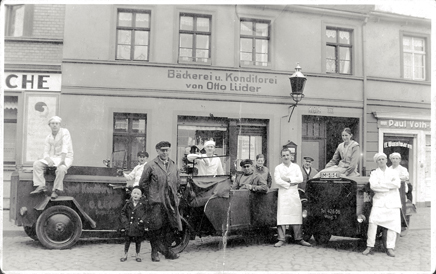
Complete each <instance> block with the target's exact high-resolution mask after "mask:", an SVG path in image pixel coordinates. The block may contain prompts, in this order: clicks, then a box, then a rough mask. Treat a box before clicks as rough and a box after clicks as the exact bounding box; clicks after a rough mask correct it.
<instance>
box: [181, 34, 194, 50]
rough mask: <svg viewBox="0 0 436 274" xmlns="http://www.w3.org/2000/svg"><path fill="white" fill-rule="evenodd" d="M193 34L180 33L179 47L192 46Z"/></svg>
mask: <svg viewBox="0 0 436 274" xmlns="http://www.w3.org/2000/svg"><path fill="white" fill-rule="evenodd" d="M193 37H194V36H193V35H192V34H184V33H181V34H180V47H183V48H192V41H193Z"/></svg>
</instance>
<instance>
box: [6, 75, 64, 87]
mask: <svg viewBox="0 0 436 274" xmlns="http://www.w3.org/2000/svg"><path fill="white" fill-rule="evenodd" d="M61 78H62V76H61V74H50V73H41V74H32V73H5V74H4V79H3V83H4V87H5V89H6V90H40V91H60V90H61Z"/></svg>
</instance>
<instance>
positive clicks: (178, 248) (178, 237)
mask: <svg viewBox="0 0 436 274" xmlns="http://www.w3.org/2000/svg"><path fill="white" fill-rule="evenodd" d="M190 237H191V230H190V229H189V225H188V223H187V222H186V220H185V219H183V218H182V231H178V230H172V231H171V232H168V233H167V237H166V239H167V244H168V246H169V247H170V248H171V250H172V251H173V252H174V253H180V252H182V251H183V250H184V249H185V248H186V247H187V246H188V244H189V240H190Z"/></svg>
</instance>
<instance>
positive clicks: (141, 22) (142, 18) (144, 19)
mask: <svg viewBox="0 0 436 274" xmlns="http://www.w3.org/2000/svg"><path fill="white" fill-rule="evenodd" d="M149 24H150V14H148V13H137V14H136V24H135V26H136V27H140V28H148V27H149Z"/></svg>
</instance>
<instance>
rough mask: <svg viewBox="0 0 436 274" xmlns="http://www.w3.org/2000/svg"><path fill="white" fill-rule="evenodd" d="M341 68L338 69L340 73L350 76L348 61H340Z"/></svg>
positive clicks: (349, 63)
mask: <svg viewBox="0 0 436 274" xmlns="http://www.w3.org/2000/svg"><path fill="white" fill-rule="evenodd" d="M339 64H340V66H341V68H340V73H347V74H350V73H351V62H350V61H342V60H341V61H340V62H339Z"/></svg>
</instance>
